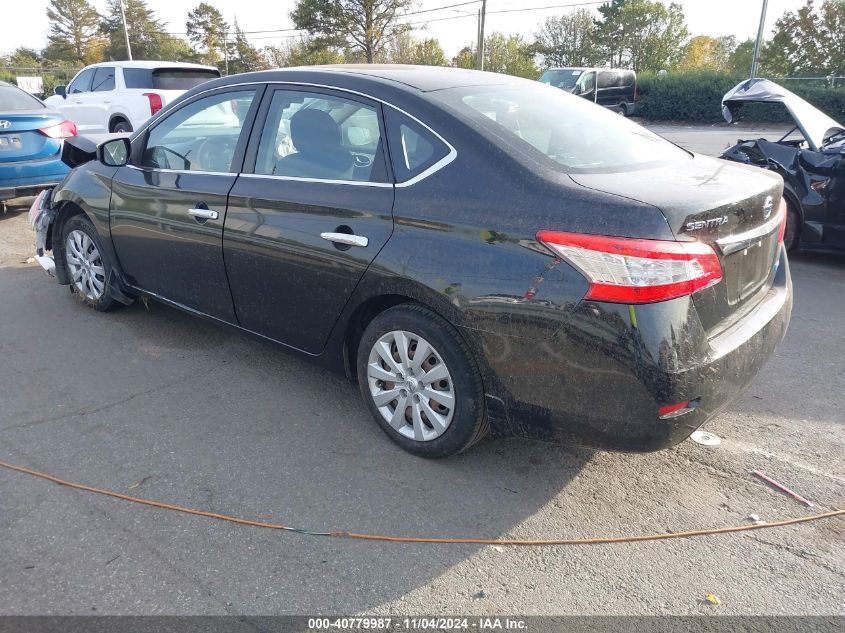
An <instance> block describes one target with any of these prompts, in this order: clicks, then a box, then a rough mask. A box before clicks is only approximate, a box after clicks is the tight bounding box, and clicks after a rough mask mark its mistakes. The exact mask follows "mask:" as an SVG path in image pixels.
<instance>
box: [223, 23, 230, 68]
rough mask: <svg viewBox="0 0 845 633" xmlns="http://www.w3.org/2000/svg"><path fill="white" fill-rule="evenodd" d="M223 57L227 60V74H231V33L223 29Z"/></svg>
mask: <svg viewBox="0 0 845 633" xmlns="http://www.w3.org/2000/svg"><path fill="white" fill-rule="evenodd" d="M223 59H225V60H226V76H227V77H228V76H229V33H228V32H227V31H223Z"/></svg>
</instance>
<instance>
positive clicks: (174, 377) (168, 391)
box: [0, 126, 845, 615]
mask: <svg viewBox="0 0 845 633" xmlns="http://www.w3.org/2000/svg"><path fill="white" fill-rule="evenodd" d="M658 131H660V132H661V133H665V134H666V135H667V136H668V137H669V138H670V139H671V140H673V141H675V142H678V143H679V144H681V145H687V146H690V147H692V148H693V149H695V150H697V151H706V152H709V153H717V152H718V151H719V150H721V149H722V148H723V147H724V145H726V144H728V143H729V142H731V143H732V142H734V141H735V138H733V137H734V136H736V132H737V130H736V129H735V128H724V127H722V128H719V130H718V131H716V133H714V130H712V129H709V128H684V127H681V126H672V127H671V128H667V129H659V130H658ZM753 132H754V133H755V134H757V133H758V131H756V130H755V131H753ZM739 135H740V136H742V134H739ZM31 241H32V233H31V232H30V231H29V228H28V226H27V222H26V217H25V209H24V207H23V206H21V205H19V206H17V207H10V211H9V213H8V214H6V215H0V297H2V299H0V324H2V325H0V328H2V329H0V332H2V335H0V382H1V383H2V385H3V389H2V392H0V393H2V396H0V459H1V460H5V461H8V462H12V463H16V464H21V465H26V466H28V467H31V468H35V469H39V470H44V471H48V472H50V473H52V474H54V475H56V476H59V477H62V478H66V479H69V480H73V481H77V482H82V483H86V484H89V485H93V486H100V487H104V488H109V489H112V490H116V491H118V492H123V493H126V494H131V495H136V496H140V497H144V498H149V499H156V500H160V501H165V502H171V503H177V504H181V505H186V506H191V507H196V508H202V509H205V510H210V511H214V512H221V513H228V514H234V515H237V516H242V517H249V518H255V519H262V520H267V521H276V522H282V523H285V524H288V525H292V526H296V527H302V528H307V529H311V530H316V531H332V530H354V531H359V532H379V533H389V534H402V535H425V536H478V537H514V538H525V539H535V538H536V539H540V538H555V537H557V538H563V537H572V538H577V537H589V536H604V535H608V536H618V535H627V534H640V533H655V532H658V533H659V532H667V531H683V530H688V529H696V528H702V527H720V526H725V525H741V524H747V523H750V522H752V519H751V518H750V517H751V516H752V515H757V516H758V517H759V519H760V520H763V521H774V520H777V519H783V518H789V517H796V516H801V515H805V514H809V513H812V512H824V511H826V510H830V509H836V508H842V507H845V494H843V490H845V488H843V484H845V460H843V459H842V455H843V450H845V416H843V412H842V405H841V397H842V392H843V387H845V364H843V361H842V350H843V349H845V330H843V328H842V323H843V314H845V257H843V256H841V255H834V254H810V253H799V254H797V255H796V256H794V257H793V258H792V260H791V266H792V275H793V280H794V286H795V307H794V312H793V317H792V324H791V327H790V330H789V333H788V335H787V339H786V341H785V342H784V344H783V345H782V346H781V347H780V348H779V350H778V352H777V354H776V356H775V358H774V359H773V360H772V361H771V362H770V363H769V364H768V365H767V366H766V367H765V369H764V370H763V371H762V372H761V373H760V375H759V376H758V377H757V379H756V380H755V382H754V385H753V386H752V388H751V389H750V390H749V391H748V392H747V393H746V394H745V395H744V396H743V397H742V398H741V399H740V400H738V401H737V402H736V403H734V404H733V405H732V406H731V407H730V409H729V410H728V411H726V412H725V413H723V414H722V415H721V416H719V417H718V418H717V419H715V420H714V421H712V422H711V423H710V424H709V426H708V430H710V431H713V432H714V433H716V434H718V435H719V436H720V437H721V438H722V444H721V446H720V447H719V448H715V449H713V448H707V447H704V446H700V445H698V444H695V443H693V442H691V441H687V442H684V443H682V444H681V445H680V446H678V447H676V448H674V449H670V450H666V451H662V452H659V453H652V454H646V455H630V454H627V455H626V454H618V453H607V452H596V451H590V450H586V449H580V448H575V447H561V446H553V445H548V444H543V443H539V442H529V441H523V440H516V439H511V440H486V441H484V442H482V443H481V444H479V445H478V446H476V447H474V448H473V449H471V450H470V451H468V452H467V453H464V454H462V455H460V456H459V457H457V458H452V459H447V460H443V461H427V460H422V459H418V458H415V457H412V456H410V455H408V454H407V453H404V452H403V451H402V450H400V449H399V448H398V447H397V446H396V445H394V444H393V443H392V442H391V441H390V440H389V439H388V438H387V437H386V436H385V435H384V434H383V433H382V432H381V431H380V430H379V429H378V427H377V426H376V424H375V423H374V422H373V420H372V418H371V416H370V414H369V412H368V411H367V410H366V409H365V406H364V405H363V403H362V402H361V400H360V397H359V393H358V389H357V387H356V386H355V385H353V384H350V383H348V382H347V381H346V380H345V379H344V378H343V377H340V376H335V375H331V374H327V373H326V372H324V371H323V370H321V369H318V368H316V367H313V366H311V365H309V364H307V363H305V362H303V361H300V360H298V359H295V358H292V357H290V356H288V355H286V354H285V353H283V352H281V351H279V350H277V349H275V348H272V347H269V346H267V345H265V344H262V343H260V342H256V341H254V340H252V339H249V338H246V337H243V336H239V335H237V334H232V333H230V332H228V331H224V330H222V329H219V328H217V327H215V326H214V325H211V324H209V323H207V322H205V321H201V320H198V319H196V318H193V317H190V316H188V315H185V314H182V313H180V312H177V311H175V310H172V309H170V308H166V307H164V306H162V305H160V304H156V303H149V304H146V305H145V304H143V303H136V304H135V305H133V306H131V307H129V308H126V309H122V310H119V311H116V312H113V313H109V314H99V313H96V312H94V311H92V310H90V309H87V308H85V307H83V306H82V305H80V304H79V303H78V302H76V301H74V300H72V298H71V296H70V295H69V293H68V291H67V288H65V287H58V286H56V285H55V283H54V282H53V281H52V280H50V279H48V278H47V277H46V276H45V275H44V273H43V271H42V270H41V269H40V268H39V267H38V266H37V264H34V263H31V262H30V263H27V259H28V258H29V257H30V256H31ZM758 469H759V470H762V471H763V472H765V473H766V474H767V475H769V476H770V477H773V478H774V479H776V480H778V481H780V482H783V483H784V484H786V485H788V486H789V487H790V488H792V489H793V490H796V491H798V492H799V493H800V494H802V495H803V496H805V497H807V498H809V499H811V500H812V501H813V502H814V503H815V508H812V509H810V508H806V507H804V506H803V505H801V504H800V503H798V502H796V501H795V500H793V499H792V498H789V497H787V496H784V495H782V494H780V493H778V492H776V491H774V490H772V489H771V488H769V487H767V486H766V485H765V484H763V483H762V482H761V481H760V480H758V479H757V478H755V477H754V476H753V475H752V474H751V471H753V470H758ZM843 536H845V521H843V520H842V519H841V518H837V519H832V520H828V521H820V522H815V523H809V524H803V525H799V526H794V527H787V528H775V529H771V530H761V531H755V532H747V533H743V534H735V535H723V536H715V537H706V538H695V539H679V540H671V541H658V542H650V543H639V544H618V545H594V546H586V547H536V548H502V547H482V546H469V545H403V544H389V543H372V542H356V541H345V540H335V539H328V538H321V537H313V536H305V535H300V534H294V533H284V532H276V531H269V530H261V529H257V528H250V527H243V526H237V525H232V524H228V523H222V522H218V521H214V520H210V519H205V518H200V517H189V516H186V515H182V514H177V513H172V512H166V511H163V510H158V509H153V508H147V507H142V506H138V505H133V504H129V503H126V502H122V501H119V500H114V499H108V498H104V497H99V496H95V495H91V494H87V493H83V492H78V491H74V490H69V489H65V488H61V487H59V486H55V485H52V484H50V483H47V482H45V481H42V480H39V479H35V478H32V477H28V476H25V475H21V474H18V473H13V472H9V471H6V470H3V469H0V578H3V581H2V582H0V612H2V613H3V614H35V613H37V614H50V613H55V614H59V613H61V614H83V615H84V614H92V613H97V614H103V613H107V614H198V613H202V614H224V613H228V614H283V613H285V614H288V613H298V614H301V613H318V612H322V613H335V614H337V613H348V614H351V613H361V612H368V613H393V614H407V613H415V614H421V613H426V614H432V613H436V614H459V613H465V614H471V613H479V614H482V613H483V614H491V613H502V614H508V613H510V614H514V613H519V614H575V613H577V614H582V615H583V614H702V613H707V614H720V615H727V614H813V615H819V614H845V589H844V588H845V549H843V548H842V542H843ZM707 594H714V595H715V596H717V597H718V598H719V601H720V602H721V604H719V605H715V604H713V603H711V602H708V601H707V600H706V599H705V597H706V596H707Z"/></svg>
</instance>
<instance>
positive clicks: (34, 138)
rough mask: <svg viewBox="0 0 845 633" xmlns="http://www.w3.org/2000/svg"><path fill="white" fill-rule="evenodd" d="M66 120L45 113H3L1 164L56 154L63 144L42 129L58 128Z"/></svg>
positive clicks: (0, 128) (0, 140)
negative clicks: (56, 126)
mask: <svg viewBox="0 0 845 633" xmlns="http://www.w3.org/2000/svg"><path fill="white" fill-rule="evenodd" d="M63 120H64V119H63V118H62V117H61V116H58V115H56V114H51V113H49V112H47V111H45V110H43V109H42V110H38V111H32V112H20V111H18V112H15V113H14V114H3V113H0V121H2V122H3V123H2V125H1V126H0V164H2V163H16V162H20V161H24V160H39V159H42V158H49V157H50V156H53V155H55V154H56V153H57V152H58V151H59V148H60V147H61V142H60V141H57V140H55V139H51V138H49V137H48V136H46V135H44V134H42V133H41V132H39V131H38V130H40V129H43V128H46V127H50V126H53V125H57V124H59V123H61V122H62V121H63Z"/></svg>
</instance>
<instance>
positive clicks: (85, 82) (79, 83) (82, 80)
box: [67, 68, 94, 95]
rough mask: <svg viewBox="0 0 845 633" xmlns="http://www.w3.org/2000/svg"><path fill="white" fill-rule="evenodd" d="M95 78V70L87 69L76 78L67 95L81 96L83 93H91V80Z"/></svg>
mask: <svg viewBox="0 0 845 633" xmlns="http://www.w3.org/2000/svg"><path fill="white" fill-rule="evenodd" d="M93 78H94V69H93V68H86V69H85V70H83V71H82V72H81V73H79V74H78V75H77V76H76V79H74V80H73V81H72V82H70V86H68V89H67V93H68V94H69V95H75V94H79V93H81V92H89V91H90V90H91V80H92V79H93Z"/></svg>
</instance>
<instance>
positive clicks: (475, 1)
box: [160, 0, 607, 39]
mask: <svg viewBox="0 0 845 633" xmlns="http://www.w3.org/2000/svg"><path fill="white" fill-rule="evenodd" d="M481 1H482V0H469V1H468V2H458V3H455V4H447V5H444V6H439V7H431V8H430V9H420V10H419V11H411V12H410V13H403V14H402V15H400V16H397V17H399V18H406V17H408V16H412V15H420V14H422V13H432V12H434V11H443V10H445V9H454V8H455V7H464V6H467V5H469V4H478V3H479V2H481ZM606 1H607V0H605V2H606ZM305 31H306V29H297V28H284V29H264V30H261V31H241V32H242V33H243V34H244V35H254V34H263V33H291V32H298V33H304V32H305ZM160 32H161V33H165V34H167V35H187V34H188V33H187V31H160ZM256 39H258V38H256Z"/></svg>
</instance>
